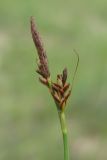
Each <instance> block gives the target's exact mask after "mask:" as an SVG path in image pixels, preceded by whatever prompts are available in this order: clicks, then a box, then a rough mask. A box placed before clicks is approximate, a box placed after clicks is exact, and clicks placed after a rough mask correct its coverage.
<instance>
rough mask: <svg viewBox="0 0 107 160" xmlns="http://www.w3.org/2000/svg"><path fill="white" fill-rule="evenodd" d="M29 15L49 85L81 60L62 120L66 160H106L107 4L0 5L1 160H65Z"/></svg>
mask: <svg viewBox="0 0 107 160" xmlns="http://www.w3.org/2000/svg"><path fill="white" fill-rule="evenodd" d="M30 16H34V17H35V20H36V23H37V26H38V30H39V32H40V33H41V35H42V38H43V41H44V46H45V48H46V50H47V55H48V59H49V65H50V70H51V72H52V78H53V79H54V80H55V78H56V77H55V75H56V74H57V73H60V72H62V69H63V68H64V67H65V66H66V67H67V68H68V72H69V80H68V81H69V82H71V81H72V76H73V71H74V68H75V65H76V57H75V55H74V54H73V48H75V49H76V50H77V51H78V53H79V56H80V64H79V69H78V73H77V75H76V80H75V85H74V88H73V92H72V96H71V98H70V100H69V103H68V106H67V110H66V115H67V123H68V127H69V142H70V157H71V158H70V159H72V160H96V159H97V160H101V159H103V160H106V159H107V153H106V150H107V1H105V0H102V1H101V0H94V1H92V0H81V1H77V0H72V1H71V0H68V1H64V0H54V1H51V0H44V1H43V0H36V1H35V0H30V1H26V0H19V1H17V0H9V1H6V0H4V1H3V0H1V1H0V160H35V159H36V160H49V159H52V160H54V159H56V160H59V159H60V160H62V159H63V145H62V137H61V131H60V128H59V120H58V115H57V111H56V108H55V105H54V102H53V100H52V98H51V96H50V95H49V93H48V91H47V89H46V88H45V87H43V86H42V85H41V84H40V83H39V81H38V75H37V74H36V73H35V68H36V57H37V54H36V50H35V47H34V44H33V41H32V38H31V33H30V23H29V21H30Z"/></svg>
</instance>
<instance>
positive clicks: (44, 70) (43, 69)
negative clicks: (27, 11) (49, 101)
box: [31, 17, 50, 79]
mask: <svg viewBox="0 0 107 160" xmlns="http://www.w3.org/2000/svg"><path fill="white" fill-rule="evenodd" d="M31 33H32V38H33V41H34V44H35V47H36V49H37V52H38V56H39V64H38V70H37V72H38V73H39V74H40V75H41V76H43V77H44V78H46V79H48V78H49V77H50V72H49V68H48V61H47V56H46V51H45V50H44V47H43V43H42V41H41V38H40V35H39V32H38V31H37V27H36V25H35V23H34V20H33V18H32V17H31Z"/></svg>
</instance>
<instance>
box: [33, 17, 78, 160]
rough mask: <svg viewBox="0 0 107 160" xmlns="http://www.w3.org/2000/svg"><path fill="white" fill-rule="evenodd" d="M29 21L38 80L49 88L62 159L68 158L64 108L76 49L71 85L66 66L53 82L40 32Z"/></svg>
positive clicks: (69, 89) (70, 89)
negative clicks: (57, 120) (59, 135)
mask: <svg viewBox="0 0 107 160" xmlns="http://www.w3.org/2000/svg"><path fill="white" fill-rule="evenodd" d="M30 23H31V34H32V38H33V42H34V44H35V47H36V49H37V53H38V58H39V59H38V64H37V65H38V68H37V70H36V72H37V73H38V74H39V75H40V76H39V81H40V82H41V83H42V84H43V85H45V86H46V87H47V88H48V89H49V92H50V94H51V95H52V97H53V99H54V101H55V104H56V107H57V111H58V115H59V119H60V125H61V130H62V135H63V145H64V160H69V147H68V136H67V127H66V119H65V108H66V104H67V101H68V98H69V97H70V95H71V91H72V87H73V84H74V79H75V75H76V72H77V68H78V64H79V55H78V53H77V52H76V50H74V53H75V55H76V56H77V64H76V67H75V71H74V75H73V79H72V85H70V83H68V82H67V77H68V72H67V68H64V69H63V71H62V73H61V74H58V75H57V79H56V82H53V81H52V79H51V74H50V70H49V66H48V59H47V55H46V51H45V49H44V46H43V43H42V40H41V37H40V34H39V32H38V31H37V26H36V25H35V23H34V19H33V17H31V20H30Z"/></svg>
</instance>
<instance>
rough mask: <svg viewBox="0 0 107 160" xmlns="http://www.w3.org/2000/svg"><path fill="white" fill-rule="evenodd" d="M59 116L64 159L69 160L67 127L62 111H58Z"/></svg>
mask: <svg viewBox="0 0 107 160" xmlns="http://www.w3.org/2000/svg"><path fill="white" fill-rule="evenodd" d="M59 118H60V124H61V130H62V135H63V144H64V160H69V149H68V136H67V127H66V121H65V113H64V111H60V112H59Z"/></svg>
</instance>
